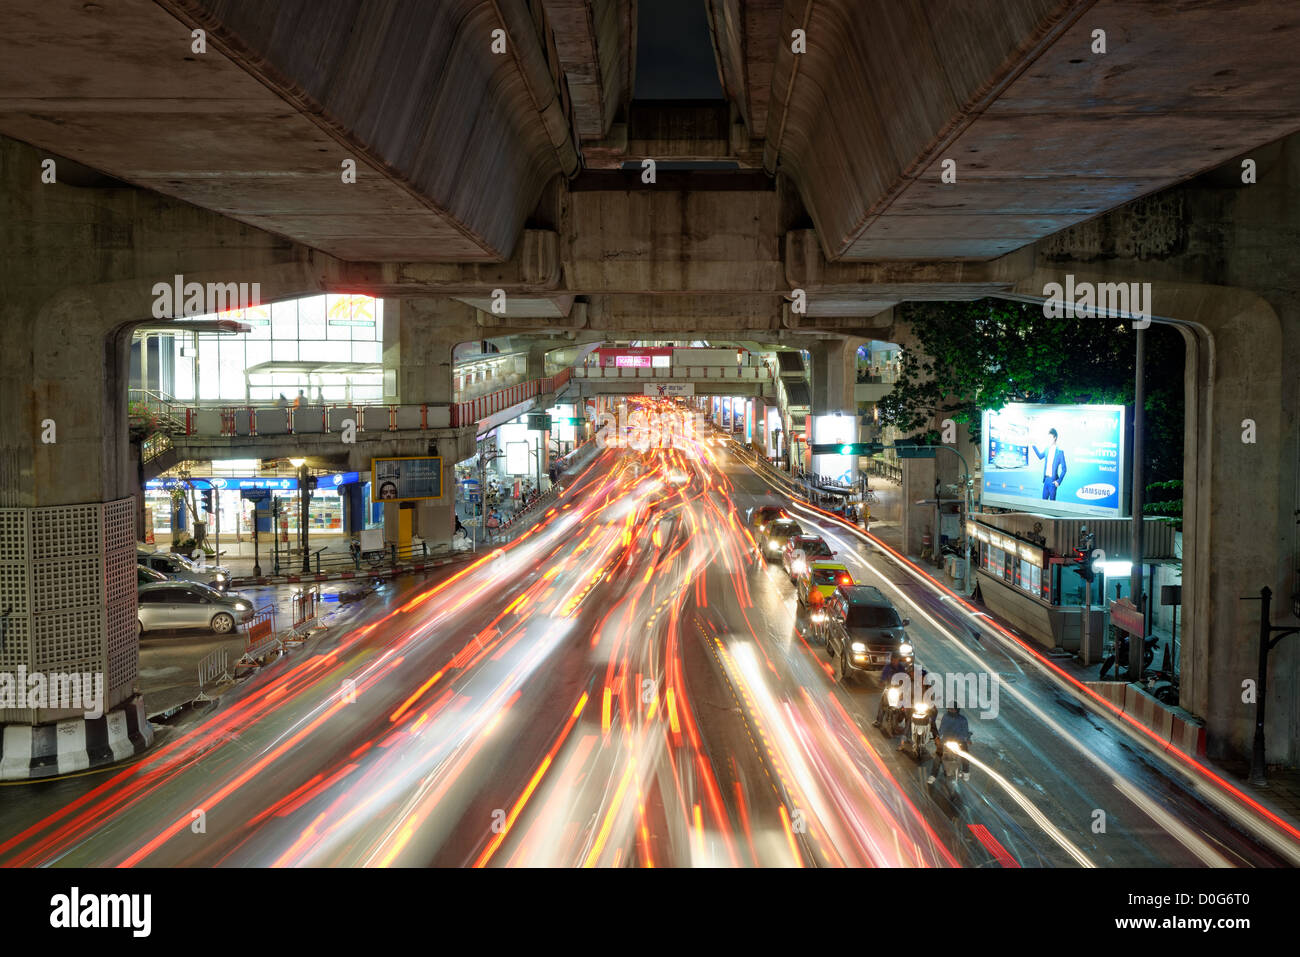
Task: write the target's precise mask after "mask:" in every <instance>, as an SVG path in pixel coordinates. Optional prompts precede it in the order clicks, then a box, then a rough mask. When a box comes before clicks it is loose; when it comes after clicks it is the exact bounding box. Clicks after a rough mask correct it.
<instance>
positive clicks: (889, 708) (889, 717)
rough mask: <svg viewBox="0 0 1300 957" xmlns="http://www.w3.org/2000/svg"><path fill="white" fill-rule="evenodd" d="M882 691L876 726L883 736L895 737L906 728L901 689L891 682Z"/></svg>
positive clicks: (905, 712) (905, 714) (905, 711)
mask: <svg viewBox="0 0 1300 957" xmlns="http://www.w3.org/2000/svg"><path fill="white" fill-rule="evenodd" d="M883 693H884V695H885V702H884V707H883V708H882V709H881V713H880V721H879V722H877V724H876V727H878V728H879V729H880V731H881V733H882V734H884V736H885V737H887V738H896V737H898V736H899V735H900V734H902V733H903V732H904V731H905V730H906V721H907V709H906V708H904V707H903V689H902V688H900V687H899V686H898V685H895V684H891V685H889V686H887V687H886V688H885V690H884V692H883ZM900 747H901V744H900Z"/></svg>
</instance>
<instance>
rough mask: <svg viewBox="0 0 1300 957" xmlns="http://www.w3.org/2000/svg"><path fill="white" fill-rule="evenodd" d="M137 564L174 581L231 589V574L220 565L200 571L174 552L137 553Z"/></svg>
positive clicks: (192, 563) (209, 566) (223, 589)
mask: <svg viewBox="0 0 1300 957" xmlns="http://www.w3.org/2000/svg"><path fill="white" fill-rule="evenodd" d="M135 560H136V563H137V564H140V565H144V566H145V567H146V568H152V569H153V570H154V571H156V572H162V573H163V574H164V575H166V576H167V577H168V578H169V579H171V580H172V581H186V582H199V583H200V584H203V585H211V586H212V587H213V588H217V589H220V590H221V591H225V590H226V589H227V588H228V587H229V582H230V572H229V570H228V569H226V568H224V567H222V566H220V565H208V566H206V567H204V568H202V569H200V568H199V567H198V566H197V565H195V564H194V562H192V561H190V560H189V559H188V558H186V557H185V556H184V555H176V554H174V553H172V552H136V555H135Z"/></svg>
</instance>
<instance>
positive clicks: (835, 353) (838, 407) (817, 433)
mask: <svg viewBox="0 0 1300 957" xmlns="http://www.w3.org/2000/svg"><path fill="white" fill-rule="evenodd" d="M866 341H867V340H865V339H855V338H850V339H832V340H823V341H820V342H816V343H814V344H813V346H812V348H811V349H810V350H809V352H810V354H811V358H812V389H811V392H812V405H811V410H812V417H813V422H812V441H813V443H814V444H820V443H827V442H854V441H856V440H857V436H858V424H857V423H858V419H857V413H858V406H857V402H856V401H855V400H854V398H853V390H854V386H855V385H856V384H857V371H856V356H857V349H858V346H860V345H862V344H863V343H864V342H866ZM812 470H813V472H814V473H816V474H819V475H829V476H832V477H836V478H841V477H843V478H847V480H848V481H849V482H850V483H852V482H856V481H857V478H858V460H857V458H856V457H850V456H842V455H820V456H814V457H813V464H812Z"/></svg>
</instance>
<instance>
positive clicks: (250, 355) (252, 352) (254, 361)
mask: <svg viewBox="0 0 1300 957" xmlns="http://www.w3.org/2000/svg"><path fill="white" fill-rule="evenodd" d="M244 355H245V361H247V363H248V366H247V368H249V369H251V368H253V366H258V365H261V364H262V363H263V362H270V361H271V342H270V339H258V340H249V341H247V342H245V343H244Z"/></svg>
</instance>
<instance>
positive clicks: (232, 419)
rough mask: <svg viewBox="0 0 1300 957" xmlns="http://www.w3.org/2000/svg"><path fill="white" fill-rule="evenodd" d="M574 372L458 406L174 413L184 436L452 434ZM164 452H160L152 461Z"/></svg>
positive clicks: (556, 385)
mask: <svg viewBox="0 0 1300 957" xmlns="http://www.w3.org/2000/svg"><path fill="white" fill-rule="evenodd" d="M572 372H573V370H571V369H565V370H564V371H562V372H559V373H556V374H555V375H553V376H548V377H546V378H544V379H532V380H530V381H528V382H521V383H519V384H518V385H512V386H507V387H505V388H503V389H497V390H496V391H494V392H489V393H487V394H486V395H481V396H479V397H478V398H475V399H470V400H468V401H465V402H456V403H450V402H449V403H429V402H426V403H421V404H418V405H403V404H388V405H383V404H380V405H317V406H300V407H298V408H296V409H295V408H292V407H284V406H255V405H223V406H216V407H212V408H207V407H197V406H186V407H184V408H179V407H173V408H172V413H173V414H174V415H175V417H176V419H177V421H178V422H179V423H180V424H181V427H180V428H178V430H177V431H178V432H180V433H181V434H184V435H217V436H265V435H328V434H332V433H337V432H343V431H344V430H346V429H348V428H354V429H355V430H356V431H357V432H371V433H373V432H402V431H414V430H421V429H447V428H456V427H459V426H464V425H474V424H477V423H478V422H480V421H481V420H483V419H485V418H487V417H488V416H490V415H493V414H495V413H497V412H500V411H503V410H504V409H508V408H510V407H511V406H513V405H518V404H519V403H521V402H524V401H526V400H528V399H532V398H536V397H538V396H541V395H547V394H549V393H553V392H556V391H557V390H559V389H560V388H562V387H563V386H564V385H565V384H566V383H567V382H568V381H569V378H570V376H571V375H572ZM155 438H156V437H155ZM151 441H152V439H151ZM161 441H162V440H161V439H160V440H159V444H160V443H161ZM162 451H163V448H162V447H158V448H157V449H156V450H154V451H153V452H152V456H149V457H154V456H157V455H159V454H161V452H162ZM149 457H146V461H148V458H149Z"/></svg>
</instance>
